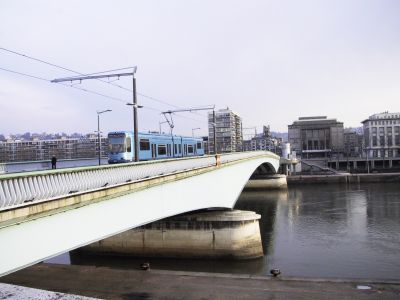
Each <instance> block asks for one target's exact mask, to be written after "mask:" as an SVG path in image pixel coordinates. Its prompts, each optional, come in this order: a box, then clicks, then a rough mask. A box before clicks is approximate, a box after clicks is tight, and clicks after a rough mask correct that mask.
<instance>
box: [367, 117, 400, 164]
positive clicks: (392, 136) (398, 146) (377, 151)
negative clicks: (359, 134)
mask: <svg viewBox="0 0 400 300" xmlns="http://www.w3.org/2000/svg"><path fill="white" fill-rule="evenodd" d="M361 123H362V124H363V129H364V143H365V152H366V153H367V155H368V157H371V158H372V157H375V158H376V157H382V158H383V157H400V113H389V112H387V111H386V112H383V113H379V114H374V115H372V116H370V117H369V118H368V119H366V120H364V121H362V122H361Z"/></svg>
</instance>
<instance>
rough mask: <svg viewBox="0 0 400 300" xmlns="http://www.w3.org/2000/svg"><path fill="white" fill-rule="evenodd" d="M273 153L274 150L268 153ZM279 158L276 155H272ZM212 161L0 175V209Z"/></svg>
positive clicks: (238, 157)
mask: <svg viewBox="0 0 400 300" xmlns="http://www.w3.org/2000/svg"><path fill="white" fill-rule="evenodd" d="M267 153H268V152H242V153H233V154H224V155H221V156H220V162H221V164H224V163H228V162H232V161H237V160H241V159H248V158H252V157H257V156H263V155H266V154H267ZM270 155H272V156H275V155H274V154H270ZM276 158H277V159H279V158H278V157H276ZM215 164H216V158H215V157H214V156H202V157H193V158H183V159H170V160H162V161H149V162H139V163H128V164H118V165H106V166H98V167H85V168H75V169H63V170H54V171H50V170H49V171H41V172H31V173H19V174H13V175H0V210H2V209H9V208H10V207H14V206H18V205H22V204H24V203H29V202H33V201H40V200H47V199H51V198H54V197H61V196H66V195H68V194H72V193H77V192H84V191H88V190H94V189H99V188H103V187H106V186H107V187H109V186H113V185H116V184H122V183H126V182H134V181H137V180H143V179H146V178H149V177H155V176H163V175H168V174H172V173H176V172H182V171H186V170H191V169H196V168H201V167H207V166H211V165H215Z"/></svg>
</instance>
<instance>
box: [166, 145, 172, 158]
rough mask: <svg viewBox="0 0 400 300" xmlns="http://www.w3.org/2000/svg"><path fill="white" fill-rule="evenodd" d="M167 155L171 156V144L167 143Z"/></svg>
mask: <svg viewBox="0 0 400 300" xmlns="http://www.w3.org/2000/svg"><path fill="white" fill-rule="evenodd" d="M167 151H168V156H171V145H170V144H168V145H167Z"/></svg>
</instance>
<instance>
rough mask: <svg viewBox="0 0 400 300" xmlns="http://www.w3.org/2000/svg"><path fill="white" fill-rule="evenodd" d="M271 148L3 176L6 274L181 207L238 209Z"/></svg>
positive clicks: (0, 240)
mask: <svg viewBox="0 0 400 300" xmlns="http://www.w3.org/2000/svg"><path fill="white" fill-rule="evenodd" d="M278 167H279V156H277V155H275V154H273V153H270V152H265V151H259V152H244V153H235V154H226V155H221V156H220V157H218V158H216V157H214V156H203V157H196V158H183V159H171V160H164V161H149V162H140V163H131V164H123V165H107V166H100V167H85V168H73V169H63V170H49V171H42V172H30V173H21V174H14V175H0V245H1V255H0V276H2V275H5V274H8V273H11V272H13V271H16V270H18V269H21V268H24V267H26V266H29V265H32V264H35V263H37V262H40V261H43V260H45V259H48V258H50V257H54V256H56V255H59V254H61V253H64V252H66V251H69V250H73V249H76V248H79V247H82V246H84V245H87V244H90V243H92V242H95V241H98V240H101V239H104V238H107V237H110V236H113V235H115V234H118V233H121V232H124V231H126V230H129V229H131V228H134V227H137V226H141V225H145V224H147V223H151V222H153V221H156V220H160V219H164V218H166V217H170V216H174V215H177V214H181V213H185V212H190V211H195V210H200V209H207V208H233V206H234V205H235V202H236V200H237V199H238V197H239V195H240V193H241V191H242V189H243V187H244V186H245V184H246V182H247V181H248V179H249V178H250V176H251V175H252V173H253V172H254V171H255V170H258V172H260V170H261V171H263V172H270V173H276V171H277V170H278Z"/></svg>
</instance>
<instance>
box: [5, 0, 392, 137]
mask: <svg viewBox="0 0 400 300" xmlns="http://www.w3.org/2000/svg"><path fill="white" fill-rule="evenodd" d="M0 48H1V49H0V68H2V69H7V70H11V71H16V72H21V73H25V74H28V75H33V76H36V77H40V78H42V79H45V80H41V79H36V78H31V77H27V76H22V75H18V74H15V73H11V72H9V71H5V70H1V69H0V133H3V134H6V135H7V134H10V133H24V132H44V131H46V132H66V133H73V132H82V133H89V132H94V131H96V130H97V111H102V110H105V109H111V110H112V111H111V112H108V113H105V114H102V115H101V118H100V120H101V123H100V124H101V130H102V131H103V132H108V131H114V130H132V128H133V121H132V108H131V107H129V106H127V105H126V103H127V102H131V101H132V93H131V92H130V91H127V90H126V89H131V88H132V77H121V78H120V79H119V80H117V81H114V82H112V84H114V85H111V84H107V83H104V82H100V81H97V80H87V81H83V82H82V83H79V82H75V83H74V85H73V87H71V86H70V85H71V83H69V82H68V83H66V84H65V85H61V84H56V83H50V82H49V81H46V80H52V79H55V78H60V77H68V76H74V75H76V73H72V72H68V71H66V70H63V69H60V68H55V67H52V66H49V65H46V64H44V63H40V62H38V61H34V60H32V59H28V58H26V57H23V56H19V55H16V54H14V53H11V52H9V51H7V50H11V51H14V52H17V53H20V54H24V55H27V56H30V57H33V58H36V59H40V60H43V61H46V62H50V63H52V64H56V65H58V66H62V67H64V68H68V69H71V70H74V71H77V72H80V73H82V74H90V73H97V72H102V71H106V70H114V69H122V68H128V67H132V66H137V72H136V74H135V77H136V83H137V92H138V103H139V105H142V106H143V108H141V109H139V111H138V115H139V118H138V120H139V130H140V131H143V132H147V131H149V130H151V131H158V130H159V127H160V122H163V121H165V119H164V117H163V115H162V114H161V112H162V111H167V110H173V109H178V108H192V107H204V106H207V105H215V107H216V109H222V108H226V107H229V108H230V109H232V110H233V111H235V112H236V113H237V114H239V115H240V116H241V117H242V121H243V127H244V128H252V127H256V128H257V130H258V132H260V131H261V130H262V125H270V127H271V130H272V131H280V132H285V131H287V125H289V124H291V123H292V122H293V121H294V120H296V119H298V117H301V116H313V115H322V116H328V117H330V118H337V119H338V120H339V121H341V122H344V126H345V127H358V126H361V124H360V122H361V121H362V120H364V119H366V118H368V116H370V115H372V114H374V113H379V112H383V111H389V112H399V111H400V1H397V0H392V1H390V0H374V1H369V0H362V1H357V0H354V1H349V0H345V1H341V0H337V1H328V0H326V1H323V0H319V1H307V0H306V1H267V0H265V1H255V0H249V1H235V0H229V1H224V0H222V1H208V0H202V1H200V0H199V1H195V0H181V1H170V0H164V1H161V0H160V1H153V0H147V1H118V0H116V1H101V0H92V1H90V0H87V1H75V0H69V1H62V0H60V1H51V0H48V1H44V0H36V1H21V0H13V1H11V0H2V1H0ZM130 70H131V69H126V70H120V71H116V72H117V73H118V72H130ZM114 73H115V72H114ZM106 80H107V79H106ZM112 80H116V79H115V78H114V79H112ZM110 81H111V79H110ZM115 84H117V85H119V86H121V87H124V88H125V89H122V88H120V87H116V86H115ZM81 89H85V90H90V91H93V92H95V93H100V94H103V95H106V96H109V97H111V98H112V99H111V98H106V97H104V96H100V95H98V94H94V93H89V92H85V91H82V90H81ZM143 95H145V96H146V97H145V96H143ZM173 120H174V125H175V126H174V133H175V134H184V135H192V132H194V133H195V135H207V132H208V128H207V111H198V112H196V113H194V112H192V113H191V112H184V113H176V114H173ZM161 127H162V131H165V132H167V131H168V130H169V128H168V125H167V124H165V123H164V124H161ZM195 128H200V129H195ZM252 132H254V129H245V130H244V135H245V137H246V136H247V135H249V134H251V133H252Z"/></svg>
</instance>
